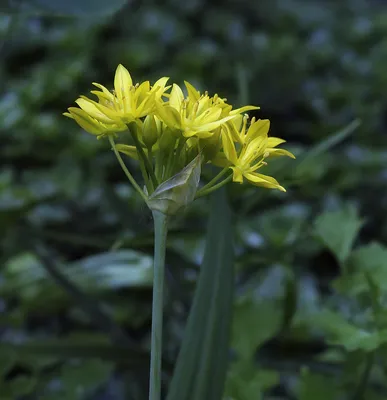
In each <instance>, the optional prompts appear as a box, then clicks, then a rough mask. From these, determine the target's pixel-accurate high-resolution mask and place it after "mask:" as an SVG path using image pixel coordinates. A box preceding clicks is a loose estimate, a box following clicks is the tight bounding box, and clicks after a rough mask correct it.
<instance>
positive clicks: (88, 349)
mask: <svg viewBox="0 0 387 400" xmlns="http://www.w3.org/2000/svg"><path fill="white" fill-rule="evenodd" d="M8 347H9V348H10V349H12V350H13V351H14V353H15V354H16V355H17V356H18V357H19V358H20V357H22V358H23V357H27V358H31V357H43V358H50V359H58V360H61V359H62V360H71V359H75V358H97V359H101V360H105V361H115V362H122V363H125V364H128V365H137V366H138V365H139V364H145V365H147V364H148V363H149V356H148V354H147V352H145V351H143V350H141V349H140V348H134V347H129V346H125V345H119V344H115V345H112V344H110V343H109V342H107V340H106V339H105V338H103V337H101V336H99V335H98V336H97V335H92V334H87V335H85V336H83V337H82V336H79V337H77V336H76V337H68V338H63V339H46V340H34V341H31V342H27V343H24V344H17V345H16V344H9V345H8Z"/></svg>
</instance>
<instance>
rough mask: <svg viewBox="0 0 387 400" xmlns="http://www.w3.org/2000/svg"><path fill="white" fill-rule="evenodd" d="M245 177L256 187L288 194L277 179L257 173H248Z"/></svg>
mask: <svg viewBox="0 0 387 400" xmlns="http://www.w3.org/2000/svg"><path fill="white" fill-rule="evenodd" d="M244 177H245V178H246V179H247V180H248V181H249V182H250V183H252V184H253V185H255V186H262V187H266V188H269V189H278V190H281V191H282V192H286V190H285V188H284V187H282V186H281V185H280V184H279V183H278V181H277V180H276V179H274V178H273V177H272V176H268V175H263V174H258V173H256V172H251V173H249V172H246V173H244Z"/></svg>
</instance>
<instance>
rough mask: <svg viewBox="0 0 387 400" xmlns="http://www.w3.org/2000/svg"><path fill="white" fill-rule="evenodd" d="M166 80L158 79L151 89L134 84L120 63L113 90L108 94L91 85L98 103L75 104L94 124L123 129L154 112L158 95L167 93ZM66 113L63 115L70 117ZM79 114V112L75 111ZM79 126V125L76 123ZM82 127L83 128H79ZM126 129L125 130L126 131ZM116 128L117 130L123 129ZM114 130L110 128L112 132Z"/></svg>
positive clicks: (146, 84)
mask: <svg viewBox="0 0 387 400" xmlns="http://www.w3.org/2000/svg"><path fill="white" fill-rule="evenodd" d="M167 81H168V78H165V77H164V78H161V79H159V80H158V81H157V82H156V83H155V84H154V85H153V86H152V87H151V85H150V83H149V81H145V82H142V83H141V84H136V85H134V84H133V81H132V77H131V76H130V73H129V71H128V70H127V69H126V68H125V67H124V66H122V65H121V64H120V65H119V66H118V67H117V70H116V74H115V77H114V90H113V91H109V90H108V89H107V88H106V87H105V86H103V85H101V84H99V83H93V85H94V86H96V87H97V88H98V89H100V90H92V91H91V93H92V94H94V95H95V96H96V97H97V99H98V101H95V100H92V99H89V98H88V97H86V96H81V97H80V98H79V99H78V100H76V103H77V104H78V106H79V107H80V109H81V110H82V111H84V113H82V114H83V115H85V114H86V115H89V116H90V117H91V118H92V119H93V120H95V121H97V123H101V124H105V125H108V127H109V128H110V127H111V125H113V126H114V127H116V126H118V127H123V126H124V125H126V124H129V123H131V122H135V121H138V120H140V119H141V118H143V117H145V116H147V115H149V114H151V113H153V112H154V111H155V110H156V103H157V102H158V101H161V96H162V95H163V93H164V91H165V90H166V83H167ZM73 111H74V109H72V110H70V109H69V113H70V114H71V115H72V116H71V117H72V118H73V119H75V120H76V121H77V122H78V120H77V119H76V118H74V116H75V115H77V112H75V113H74V112H73ZM69 113H66V114H65V115H66V116H69V115H68V114H69ZM78 115H79V112H78ZM78 123H79V122H78ZM80 125H81V124H80ZM81 126H82V125H81ZM82 127H83V128H84V129H85V130H86V131H88V132H90V133H94V131H95V129H94V130H93V131H91V130H90V129H88V128H89V126H88V125H85V124H84V125H83V126H82ZM125 129H126V128H125ZM125 129H117V131H120V130H125ZM113 130H114V129H112V131H113Z"/></svg>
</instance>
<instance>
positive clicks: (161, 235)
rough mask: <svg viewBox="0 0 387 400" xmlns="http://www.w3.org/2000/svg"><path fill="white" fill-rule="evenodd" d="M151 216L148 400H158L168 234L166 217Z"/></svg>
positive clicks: (158, 214) (155, 212)
mask: <svg viewBox="0 0 387 400" xmlns="http://www.w3.org/2000/svg"><path fill="white" fill-rule="evenodd" d="M152 214H153V221H154V228H155V229H154V231H155V245H154V266H153V296H152V334H151V362H150V377H149V400H160V396H161V359H162V337H163V300H164V297H163V289H164V275H165V251H166V243H167V234H168V216H167V215H165V214H163V213H161V212H159V211H153V213H152Z"/></svg>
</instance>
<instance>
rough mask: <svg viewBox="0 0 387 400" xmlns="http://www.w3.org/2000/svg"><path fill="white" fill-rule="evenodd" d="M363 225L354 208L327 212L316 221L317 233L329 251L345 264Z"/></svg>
mask: <svg viewBox="0 0 387 400" xmlns="http://www.w3.org/2000/svg"><path fill="white" fill-rule="evenodd" d="M362 225H363V220H362V219H361V218H359V216H358V214H357V211H356V209H355V208H354V207H353V206H347V207H345V208H343V209H342V210H339V211H334V212H325V213H323V214H321V215H319V216H318V217H317V219H316V220H315V224H314V227H315V233H316V235H317V236H318V237H319V238H320V239H321V241H322V242H323V243H324V244H325V246H326V247H328V249H330V250H331V251H332V253H333V254H334V255H335V256H336V258H337V260H338V261H339V262H340V263H341V264H343V263H344V262H345V261H346V260H347V258H348V256H349V254H350V252H351V249H352V246H353V243H354V241H355V239H356V237H357V235H358V233H359V231H360V229H361V227H362Z"/></svg>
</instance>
